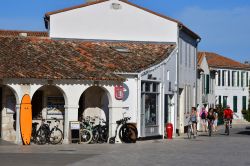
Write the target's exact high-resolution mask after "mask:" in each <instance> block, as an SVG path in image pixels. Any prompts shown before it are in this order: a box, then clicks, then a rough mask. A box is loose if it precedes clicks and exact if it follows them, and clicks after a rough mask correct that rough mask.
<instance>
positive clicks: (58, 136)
mask: <svg viewBox="0 0 250 166" xmlns="http://www.w3.org/2000/svg"><path fill="white" fill-rule="evenodd" d="M54 120H55V125H54V127H53V128H52V129H51V130H50V124H51V121H47V123H45V120H42V123H41V126H40V127H39V129H38V131H37V137H36V142H37V144H40V145H43V144H46V143H49V144H53V145H55V144H59V143H61V142H62V139H63V132H62V131H61V129H59V128H58V126H59V124H60V121H59V120H58V119H56V118H54Z"/></svg>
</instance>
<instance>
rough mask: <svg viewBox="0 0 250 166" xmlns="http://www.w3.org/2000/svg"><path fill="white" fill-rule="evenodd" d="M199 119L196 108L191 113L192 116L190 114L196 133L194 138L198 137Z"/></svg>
mask: <svg viewBox="0 0 250 166" xmlns="http://www.w3.org/2000/svg"><path fill="white" fill-rule="evenodd" d="M197 119H198V116H197V111H196V108H195V107H192V111H191V114H190V121H191V122H192V128H193V131H194V136H197Z"/></svg>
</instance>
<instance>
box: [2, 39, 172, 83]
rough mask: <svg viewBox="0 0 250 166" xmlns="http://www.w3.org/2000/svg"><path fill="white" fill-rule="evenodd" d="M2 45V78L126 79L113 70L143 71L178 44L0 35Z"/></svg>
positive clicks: (167, 54)
mask: <svg viewBox="0 0 250 166" xmlns="http://www.w3.org/2000/svg"><path fill="white" fill-rule="evenodd" d="M116 47H122V48H124V49H127V50H129V51H128V52H120V51H117V50H116ZM0 48H1V49H0V79H3V78H37V79H82V80H124V78H122V77H121V76H118V75H116V74H114V72H132V73H134V72H140V71H142V70H144V69H146V68H148V67H150V66H152V65H155V64H158V63H160V62H161V61H162V60H164V59H166V58H167V57H168V56H169V55H170V54H171V52H172V51H173V50H174V48H175V46H174V45H169V44H162V43H139V42H105V41H101V42H93V41H91V42H87V41H84V42H83V41H64V40H51V39H42V38H31V37H30V38H17V37H0Z"/></svg>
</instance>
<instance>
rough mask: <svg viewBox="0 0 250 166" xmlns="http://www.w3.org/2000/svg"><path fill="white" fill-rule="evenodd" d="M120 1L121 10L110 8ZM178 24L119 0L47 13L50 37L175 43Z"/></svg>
mask: <svg viewBox="0 0 250 166" xmlns="http://www.w3.org/2000/svg"><path fill="white" fill-rule="evenodd" d="M112 3H119V4H120V5H121V9H119V10H115V9H112ZM177 28H178V27H177V23H175V22H173V21H169V20H167V19H164V18H161V17H159V16H156V15H154V14H151V13H149V12H146V11H144V10H141V9H139V8H136V7H134V6H131V5H128V4H126V3H123V2H121V1H117V0H110V1H107V2H103V3H99V4H95V5H91V6H87V7H83V8H78V9H74V10H70V11H65V12H62V13H57V14H53V15H51V16H50V28H49V34H50V37H52V38H74V39H101V40H129V41H158V42H164V41H165V42H177Z"/></svg>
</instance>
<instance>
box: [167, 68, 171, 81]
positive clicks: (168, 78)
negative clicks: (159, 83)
mask: <svg viewBox="0 0 250 166" xmlns="http://www.w3.org/2000/svg"><path fill="white" fill-rule="evenodd" d="M169 80H170V71H169V70H168V71H167V81H169Z"/></svg>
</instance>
